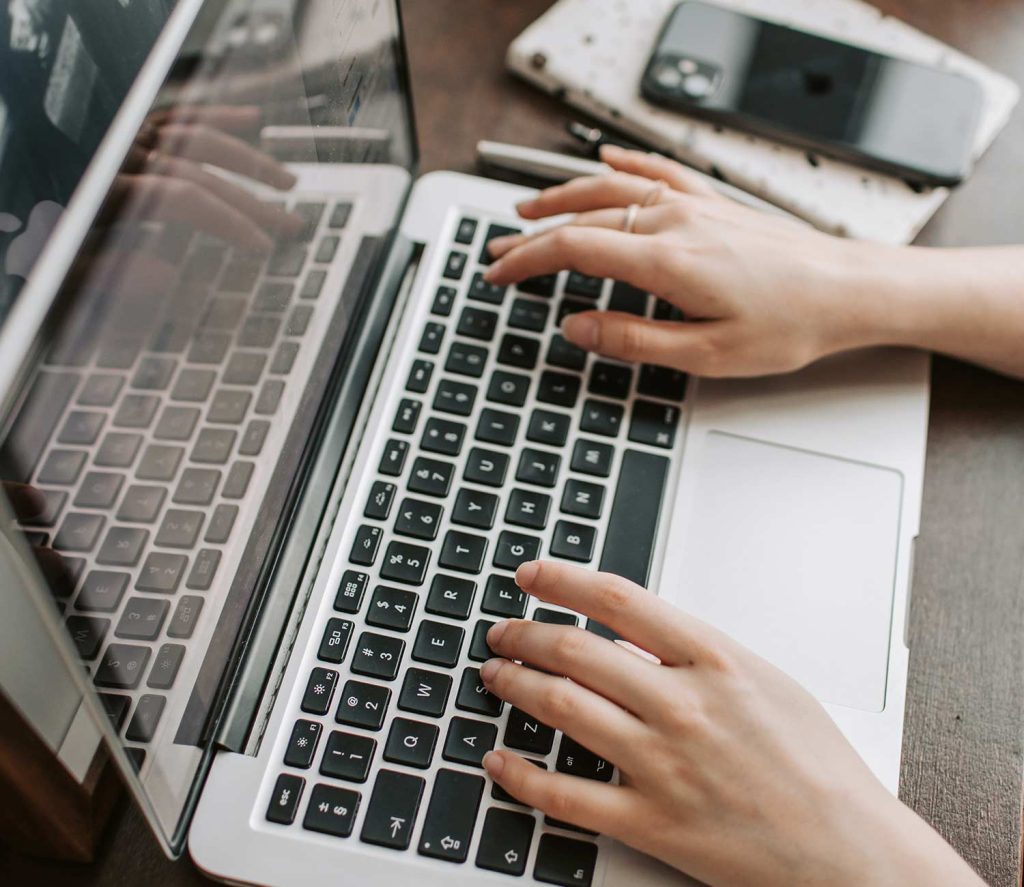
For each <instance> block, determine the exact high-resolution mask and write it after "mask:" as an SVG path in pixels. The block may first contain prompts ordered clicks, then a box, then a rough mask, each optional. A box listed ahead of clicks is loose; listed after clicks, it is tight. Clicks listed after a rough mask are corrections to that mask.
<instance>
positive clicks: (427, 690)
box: [398, 668, 452, 718]
mask: <svg viewBox="0 0 1024 887" xmlns="http://www.w3.org/2000/svg"><path fill="white" fill-rule="evenodd" d="M451 689H452V679H451V677H450V676H449V675H446V674H440V673H439V672H436V671H427V670H426V669H425V668H410V669H409V670H408V671H406V673H405V680H404V681H403V682H402V692H401V694H400V695H399V697H398V707H399V708H400V709H402V711H411V712H415V713H416V714H421V715H428V716H429V717H432V718H439V717H441V715H443V714H444V708H445V706H446V705H447V704H448V694H449V693H451Z"/></svg>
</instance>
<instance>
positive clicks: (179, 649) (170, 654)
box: [146, 644, 185, 690]
mask: <svg viewBox="0 0 1024 887" xmlns="http://www.w3.org/2000/svg"><path fill="white" fill-rule="evenodd" d="M184 658H185V648H184V647H183V646H182V645H181V644H163V645H162V646H161V647H160V649H159V650H158V651H157V654H156V659H155V660H154V662H153V669H152V671H150V673H149V679H148V680H147V681H146V686H147V687H152V688H153V689H154V690H170V689H171V687H173V686H174V679H175V678H176V677H177V676H178V669H179V668H180V667H181V660H182V659H184Z"/></svg>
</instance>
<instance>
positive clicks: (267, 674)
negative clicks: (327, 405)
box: [214, 237, 423, 754]
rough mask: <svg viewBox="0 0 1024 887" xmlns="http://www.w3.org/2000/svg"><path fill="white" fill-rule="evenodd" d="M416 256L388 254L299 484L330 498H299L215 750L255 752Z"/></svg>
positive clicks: (399, 246)
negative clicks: (305, 477)
mask: <svg viewBox="0 0 1024 887" xmlns="http://www.w3.org/2000/svg"><path fill="white" fill-rule="evenodd" d="M422 254H423V245H422V244H416V243H413V242H411V241H409V240H407V239H405V238H402V237H398V238H397V239H396V240H395V242H394V244H393V248H392V249H391V250H390V251H389V258H388V262H387V264H386V265H385V267H384V269H383V273H382V275H381V278H380V282H379V284H378V286H377V288H376V290H375V292H374V294H373V297H372V299H371V301H370V305H369V306H368V309H367V314H366V322H365V325H364V329H363V331H362V334H361V335H360V337H359V339H358V341H357V343H356V345H355V352H354V354H353V355H352V359H351V362H350V364H349V367H348V369H347V371H346V379H345V381H344V383H343V385H342V387H341V389H340V391H339V393H338V396H337V398H336V400H335V402H334V406H333V409H332V411H331V415H330V418H329V420H328V425H327V429H326V432H325V434H324V439H323V443H322V445H321V447H320V450H319V452H318V453H317V455H316V457H315V460H314V464H313V466H312V469H311V472H310V475H309V480H308V484H307V487H306V489H308V490H314V491H315V490H328V489H329V490H330V495H329V497H328V498H327V501H326V505H325V503H324V499H323V497H322V496H305V497H303V501H302V502H301V504H300V505H299V508H298V512H297V514H296V517H295V521H294V523H293V531H292V532H291V533H290V535H289V538H288V540H287V541H286V542H285V544H284V546H283V547H282V550H281V552H280V556H279V557H278V559H277V563H276V565H275V567H274V576H273V579H272V580H271V586H270V589H269V592H268V594H267V597H266V603H265V605H264V608H263V612H262V613H261V615H260V623H259V625H258V627H257V628H256V629H255V630H254V632H253V635H252V637H251V640H250V643H249V645H248V649H247V653H246V656H245V659H244V662H242V663H241V664H240V666H239V668H238V671H237V673H236V675H235V680H234V685H235V686H234V692H233V693H232V696H231V700H230V702H229V703H228V704H227V707H226V709H225V712H224V715H223V719H222V720H221V723H220V724H219V729H218V730H217V733H216V734H215V737H214V742H215V744H216V745H217V746H218V747H220V748H223V749H225V750H228V751H234V752H241V753H246V754H254V753H255V751H256V750H257V749H258V747H259V742H260V739H261V738H262V734H263V730H264V728H265V725H266V720H267V718H268V717H269V713H270V711H271V709H272V707H273V703H274V700H275V699H276V696H277V689H278V686H279V683H280V680H281V676H282V675H283V672H284V668H285V666H286V665H287V662H288V658H289V655H290V653H291V648H292V645H293V643H294V641H295V636H296V633H297V631H298V628H299V625H300V624H301V622H302V617H303V615H304V613H305V610H306V606H307V604H308V603H309V597H310V594H311V593H312V590H313V584H314V582H315V580H316V576H317V573H318V572H319V568H320V563H321V561H322V559H323V556H324V552H325V549H326V546H327V542H328V539H329V538H330V534H331V529H332V527H333V524H334V519H335V518H336V516H337V512H338V507H339V504H340V502H341V499H342V497H343V495H344V492H345V487H346V485H347V482H348V478H349V472H350V471H351V465H352V461H353V459H354V456H355V453H356V452H357V451H358V448H359V443H360V441H361V440H362V437H363V434H364V432H365V429H366V425H367V421H368V419H369V415H370V407H371V406H372V404H373V401H374V398H375V396H376V393H377V389H378V387H379V385H380V378H381V376H382V374H383V368H384V366H385V365H386V364H387V357H388V356H389V354H390V351H391V347H392V345H393V341H394V334H395V331H396V330H397V329H398V326H399V324H398V322H397V318H398V317H400V315H401V313H402V311H403V310H404V307H405V303H406V302H407V300H408V294H409V291H410V289H411V287H412V281H413V280H414V279H415V277H416V272H417V270H418V268H419V261H420V258H421V256H422ZM392 317H395V318H396V319H395V321H394V322H391V320H392Z"/></svg>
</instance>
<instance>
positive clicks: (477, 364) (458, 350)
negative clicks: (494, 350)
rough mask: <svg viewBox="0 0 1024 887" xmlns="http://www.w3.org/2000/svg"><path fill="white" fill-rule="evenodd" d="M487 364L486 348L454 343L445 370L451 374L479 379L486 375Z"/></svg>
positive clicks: (449, 350) (449, 351)
mask: <svg viewBox="0 0 1024 887" xmlns="http://www.w3.org/2000/svg"><path fill="white" fill-rule="evenodd" d="M486 363H487V349H486V348H481V347H480V346H479V345H470V344H468V343H466V342H452V345H451V348H449V349H448V360H447V361H445V364H444V368H445V369H446V370H447V371H448V372H449V373H457V374H458V375H460V376H470V377H471V378H474V379H479V378H480V377H481V376H482V375H483V374H484V366H485V364H486Z"/></svg>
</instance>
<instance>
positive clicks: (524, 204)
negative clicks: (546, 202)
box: [516, 197, 537, 212]
mask: <svg viewBox="0 0 1024 887" xmlns="http://www.w3.org/2000/svg"><path fill="white" fill-rule="evenodd" d="M536 202H537V198H536V197H531V198H530V199H529V200H522V201H520V202H519V203H517V204H516V211H517V212H522V211H523V210H524V209H530V208H531V207H532V206H533V205H534V204H535V203H536Z"/></svg>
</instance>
